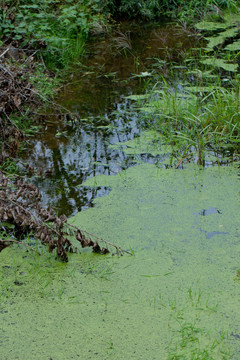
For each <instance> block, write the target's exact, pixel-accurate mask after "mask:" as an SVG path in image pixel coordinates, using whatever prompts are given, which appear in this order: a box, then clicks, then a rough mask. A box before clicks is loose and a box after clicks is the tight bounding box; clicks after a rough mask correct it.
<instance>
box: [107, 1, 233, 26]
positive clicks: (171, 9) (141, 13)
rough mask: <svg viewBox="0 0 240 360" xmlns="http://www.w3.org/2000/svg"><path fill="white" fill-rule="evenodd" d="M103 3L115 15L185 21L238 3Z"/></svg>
mask: <svg viewBox="0 0 240 360" xmlns="http://www.w3.org/2000/svg"><path fill="white" fill-rule="evenodd" d="M101 3H102V6H103V8H104V9H108V11H110V13H111V14H113V15H115V16H124V17H128V18H133V17H142V18H144V19H154V18H158V17H160V16H166V15H167V16H171V17H173V16H176V17H178V19H180V20H183V21H185V22H186V19H188V20H189V19H192V18H193V17H202V16H203V15H204V14H206V13H207V12H209V11H212V10H213V11H215V12H217V9H218V8H227V9H234V8H236V5H237V1H236V0H191V1H187V0H161V1H159V0H139V1H136V0H102V1H101ZM188 20H187V21H188Z"/></svg>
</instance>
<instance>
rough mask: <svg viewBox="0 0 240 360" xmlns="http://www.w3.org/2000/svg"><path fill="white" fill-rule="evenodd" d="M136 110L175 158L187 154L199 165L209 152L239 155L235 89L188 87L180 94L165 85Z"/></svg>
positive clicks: (239, 108)
mask: <svg viewBox="0 0 240 360" xmlns="http://www.w3.org/2000/svg"><path fill="white" fill-rule="evenodd" d="M191 90H192V91H191ZM140 111H141V113H142V116H143V118H144V119H145V124H146V126H147V127H154V128H155V129H156V130H157V131H159V132H160V133H161V134H162V135H163V136H164V138H165V143H166V144H168V145H169V144H170V145H172V146H173V147H174V151H176V153H178V155H179V153H180V154H183V156H187V155H189V154H190V153H191V156H192V157H194V158H197V161H198V163H199V164H201V165H204V163H205V154H206V152H207V151H209V150H214V151H216V152H218V153H219V152H220V153H226V154H227V155H231V156H235V155H236V156H237V154H238V153H239V143H240V140H239V139H240V90H239V87H238V86H235V87H233V88H230V89H226V88H223V87H221V86H219V87H218V86H216V87H213V86H212V87H211V86H208V87H206V86H205V87H201V86H199V87H192V88H191V86H188V87H186V89H185V90H183V91H180V90H176V89H175V90H174V89H173V88H172V87H170V85H168V84H167V83H166V82H165V85H164V87H163V88H162V89H160V90H154V92H153V93H152V97H151V98H150V100H147V101H146V103H145V105H144V106H141V107H140Z"/></svg>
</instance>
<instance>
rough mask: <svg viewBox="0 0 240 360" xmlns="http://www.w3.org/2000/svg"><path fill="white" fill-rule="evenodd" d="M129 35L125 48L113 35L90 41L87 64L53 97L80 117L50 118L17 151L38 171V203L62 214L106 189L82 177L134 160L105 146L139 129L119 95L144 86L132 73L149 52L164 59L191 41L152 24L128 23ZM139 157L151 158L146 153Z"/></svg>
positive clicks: (119, 167)
mask: <svg viewBox="0 0 240 360" xmlns="http://www.w3.org/2000/svg"><path fill="white" fill-rule="evenodd" d="M174 32H175V36H173V34H174ZM176 34H177V35H176ZM130 37H131V41H132V49H131V50H130V51H128V50H127V51H125V52H124V51H120V50H119V48H117V47H116V41H114V39H110V38H104V37H103V38H102V40H100V41H99V38H96V40H94V41H92V43H91V42H90V45H89V48H88V49H87V51H86V60H85V64H86V65H83V67H80V68H79V71H76V72H75V73H74V74H73V76H72V79H71V80H69V82H68V83H67V84H66V85H64V86H63V87H62V91H61V93H60V94H59V96H58V99H57V100H56V101H57V102H58V103H61V104H62V105H63V106H64V107H66V108H68V109H70V110H71V111H72V112H76V113H78V114H79V116H80V122H79V123H77V124H69V123H68V124H66V123H64V122H63V121H61V120H59V119H57V118H51V117H49V120H48V121H47V123H46V127H45V130H44V131H43V132H42V133H40V134H37V136H36V139H35V140H33V141H32V149H31V150H30V151H29V152H28V153H25V154H23V156H22V160H23V161H24V162H27V163H28V164H29V165H31V166H33V167H34V169H36V172H37V173H38V175H39V176H38V177H36V178H34V177H33V178H32V182H34V183H36V184H37V185H38V187H39V188H40V190H41V192H42V195H43V202H46V203H48V204H50V205H52V206H55V207H56V208H57V209H58V210H59V211H60V212H65V213H66V214H67V215H72V214H74V213H75V212H77V211H80V210H81V209H84V208H86V207H89V206H92V201H93V199H94V198H95V197H96V196H103V195H104V194H105V193H106V192H108V191H109V189H104V188H96V189H90V188H87V187H79V186H78V185H81V184H82V183H83V182H84V181H85V180H86V179H87V178H89V177H93V176H95V175H98V174H105V175H113V174H116V173H117V172H119V171H121V170H122V169H125V168H127V167H129V166H131V165H133V164H134V163H136V160H134V157H133V156H132V155H126V154H124V153H123V152H122V151H121V150H120V149H109V147H108V145H109V144H114V143H116V142H124V141H127V140H131V139H133V138H134V137H135V136H137V135H138V134H139V133H140V130H139V128H140V126H139V124H138V120H137V116H136V113H134V111H133V109H132V108H131V106H130V102H129V101H128V100H126V99H125V98H124V96H126V95H129V94H132V93H133V92H134V93H139V92H140V91H143V90H142V89H143V86H144V81H141V82H139V80H138V79H137V78H134V77H132V75H133V74H134V73H137V72H141V71H143V70H144V69H145V67H144V66H145V65H146V64H149V63H150V60H149V58H150V57H154V56H155V57H158V58H164V59H165V58H166V57H167V56H169V53H172V55H173V54H174V52H175V55H174V56H175V57H176V54H177V53H179V47H181V46H182V47H183V46H185V47H186V48H188V47H190V45H191V40H190V39H189V37H187V36H185V35H184V34H182V35H180V34H179V30H176V29H174V28H173V27H164V28H161V27H158V28H154V29H153V28H144V26H141V27H139V26H137V25H133V26H132V29H131V34H130ZM167 39H168V41H169V44H168V51H166V45H165V43H166V41H167ZM173 39H174V40H173ZM170 44H171V46H170ZM171 50H172V52H171ZM151 61H152V60H151ZM50 112H51V111H50ZM110 113H112V115H109V114H110ZM81 119H82V120H81ZM56 135H57V136H56ZM139 159H141V160H142V161H148V162H150V163H154V162H156V158H154V157H153V156H151V155H150V154H143V155H141V156H139Z"/></svg>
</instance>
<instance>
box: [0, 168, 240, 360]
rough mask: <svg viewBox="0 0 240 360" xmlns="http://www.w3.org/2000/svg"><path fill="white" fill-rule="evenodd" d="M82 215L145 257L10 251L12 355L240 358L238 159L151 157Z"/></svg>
mask: <svg viewBox="0 0 240 360" xmlns="http://www.w3.org/2000/svg"><path fill="white" fill-rule="evenodd" d="M85 185H87V186H108V187H111V189H112V191H111V192H110V193H109V195H107V196H105V197H102V198H98V199H97V200H96V204H95V207H94V208H92V209H88V210H86V211H84V212H81V213H78V214H77V215H76V216H75V217H73V218H72V219H70V221H71V222H72V224H75V225H78V226H80V227H82V228H85V229H86V230H88V231H89V232H93V233H95V234H97V235H99V236H101V237H102V238H104V239H106V240H108V241H111V242H113V243H116V244H118V245H119V246H121V247H123V248H125V249H132V251H133V252H134V255H133V256H128V255H124V256H122V257H118V256H111V255H107V256H99V255H94V254H92V253H90V252H88V251H86V252H84V251H83V252H82V253H81V254H77V255H76V254H75V255H74V254H73V255H71V256H70V258H69V263H67V264H60V263H58V262H57V261H55V260H54V258H53V256H52V255H49V254H48V253H45V252H43V255H42V256H40V257H39V256H37V255H35V254H34V253H29V252H26V250H24V249H22V248H17V247H15V248H8V249H6V250H4V251H2V253H0V276H1V291H0V301H1V302H0V345H1V359H6V360H13V359H21V360H26V359H38V360H39V359H46V360H50V359H53V360H59V359H60V360H61V359H78V358H79V359H84V360H85V359H101V360H102V359H137V360H139V359H144V360H146V359H151V360H153V359H157V360H159V359H164V360H170V359H172V360H174V359H183V360H188V359H189V360H193V359H195V360H197V359H199V360H204V359H205V360H210V359H214V360H215V359H216V360H219V359H231V360H232V359H234V360H239V358H240V328H239V315H240V310H239V293H240V277H239V273H238V268H239V267H240V236H239V228H240V219H239V198H238V196H239V178H238V169H237V167H234V166H231V167H212V168H208V169H201V168H197V167H195V166H189V167H187V168H186V169H185V170H173V169H169V170H164V169H159V168H157V167H156V166H154V165H148V164H142V165H137V166H135V167H132V168H130V169H128V170H127V171H125V172H123V173H119V174H117V175H115V176H108V177H107V176H106V177H105V176H99V177H95V178H92V179H91V180H90V181H88V182H87V183H85Z"/></svg>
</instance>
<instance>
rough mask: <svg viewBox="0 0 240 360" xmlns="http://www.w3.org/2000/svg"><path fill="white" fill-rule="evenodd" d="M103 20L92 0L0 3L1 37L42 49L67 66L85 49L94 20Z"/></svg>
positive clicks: (59, 64)
mask: <svg viewBox="0 0 240 360" xmlns="http://www.w3.org/2000/svg"><path fill="white" fill-rule="evenodd" d="M101 19H102V17H101V15H100V13H99V9H98V2H92V1H90V0H82V1H75V0H66V1H60V0H56V1H55V0H40V1H37V0H28V1H24V0H19V1H11V0H6V1H5V3H4V4H3V5H2V6H0V37H2V38H8V37H11V38H12V40H16V41H18V42H20V43H21V46H27V45H31V47H36V48H41V49H42V53H43V55H44V58H45V59H46V60H47V61H50V62H51V61H53V62H55V63H56V64H55V65H57V66H64V65H66V63H67V62H69V61H71V60H72V59H73V58H74V57H78V56H79V55H80V54H81V52H82V49H83V43H84V39H85V38H86V37H87V35H88V33H89V30H90V28H91V26H92V25H93V23H96V22H100V21H101Z"/></svg>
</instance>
